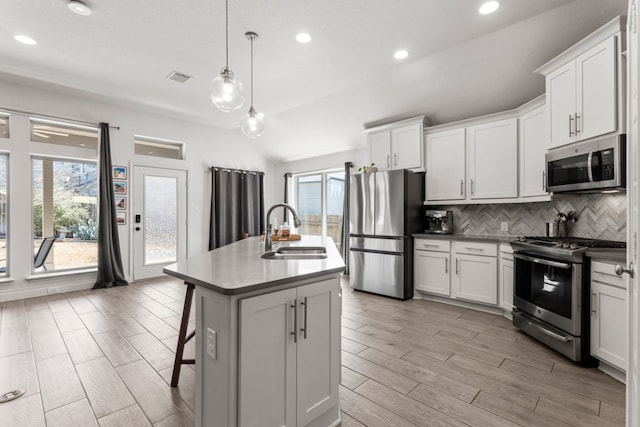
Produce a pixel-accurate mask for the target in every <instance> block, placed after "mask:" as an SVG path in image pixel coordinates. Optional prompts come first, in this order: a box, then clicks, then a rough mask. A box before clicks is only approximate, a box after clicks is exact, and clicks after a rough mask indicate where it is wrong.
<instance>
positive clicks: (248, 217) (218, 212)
mask: <svg viewBox="0 0 640 427" xmlns="http://www.w3.org/2000/svg"><path fill="white" fill-rule="evenodd" d="M263 229H264V173H263V172H256V171H244V170H236V169H223V168H217V167H213V168H211V218H210V223H209V250H212V249H216V248H219V247H221V246H224V245H228V244H229V243H233V242H235V241H237V240H240V239H241V238H242V237H243V235H245V234H249V235H251V236H259V235H260V234H261V233H262V231H263Z"/></svg>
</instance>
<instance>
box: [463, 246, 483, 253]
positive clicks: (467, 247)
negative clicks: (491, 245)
mask: <svg viewBox="0 0 640 427" xmlns="http://www.w3.org/2000/svg"><path fill="white" fill-rule="evenodd" d="M464 248H465V249H466V250H468V251H479V252H484V249H482V248H473V247H471V246H465V247H464Z"/></svg>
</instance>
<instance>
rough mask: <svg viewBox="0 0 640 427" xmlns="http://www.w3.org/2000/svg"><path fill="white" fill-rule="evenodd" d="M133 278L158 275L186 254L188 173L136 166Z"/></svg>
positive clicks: (133, 219) (133, 218)
mask: <svg viewBox="0 0 640 427" xmlns="http://www.w3.org/2000/svg"><path fill="white" fill-rule="evenodd" d="M133 184H134V203H133V212H132V213H133V215H132V217H131V220H132V227H133V242H134V243H133V245H134V251H133V258H134V260H133V278H134V280H138V279H144V278H147V277H157V276H161V275H162V274H163V273H162V268H163V267H164V266H166V265H168V264H171V263H174V262H176V261H178V260H181V259H185V258H186V257H187V172H186V171H184V170H176V169H161V168H153V167H146V166H135V172H134V183H133Z"/></svg>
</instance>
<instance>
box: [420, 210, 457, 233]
mask: <svg viewBox="0 0 640 427" xmlns="http://www.w3.org/2000/svg"><path fill="white" fill-rule="evenodd" d="M425 217H426V218H427V229H426V230H425V231H424V232H425V233H433V234H451V233H453V212H452V211H434V210H427V211H426V213H425Z"/></svg>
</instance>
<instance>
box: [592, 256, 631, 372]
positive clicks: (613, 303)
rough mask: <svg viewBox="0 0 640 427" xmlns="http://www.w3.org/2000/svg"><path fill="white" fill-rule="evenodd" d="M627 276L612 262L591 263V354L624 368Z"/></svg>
mask: <svg viewBox="0 0 640 427" xmlns="http://www.w3.org/2000/svg"><path fill="white" fill-rule="evenodd" d="M628 285H629V279H628V276H626V275H625V276H617V275H616V274H615V273H614V264H613V263H607V262H600V261H593V262H592V263H591V354H592V355H593V356H595V357H597V358H598V359H600V360H602V361H604V362H606V363H608V364H610V365H612V366H615V367H616V368H619V369H620V370H622V371H626V369H627V341H628V335H627V287H628Z"/></svg>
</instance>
